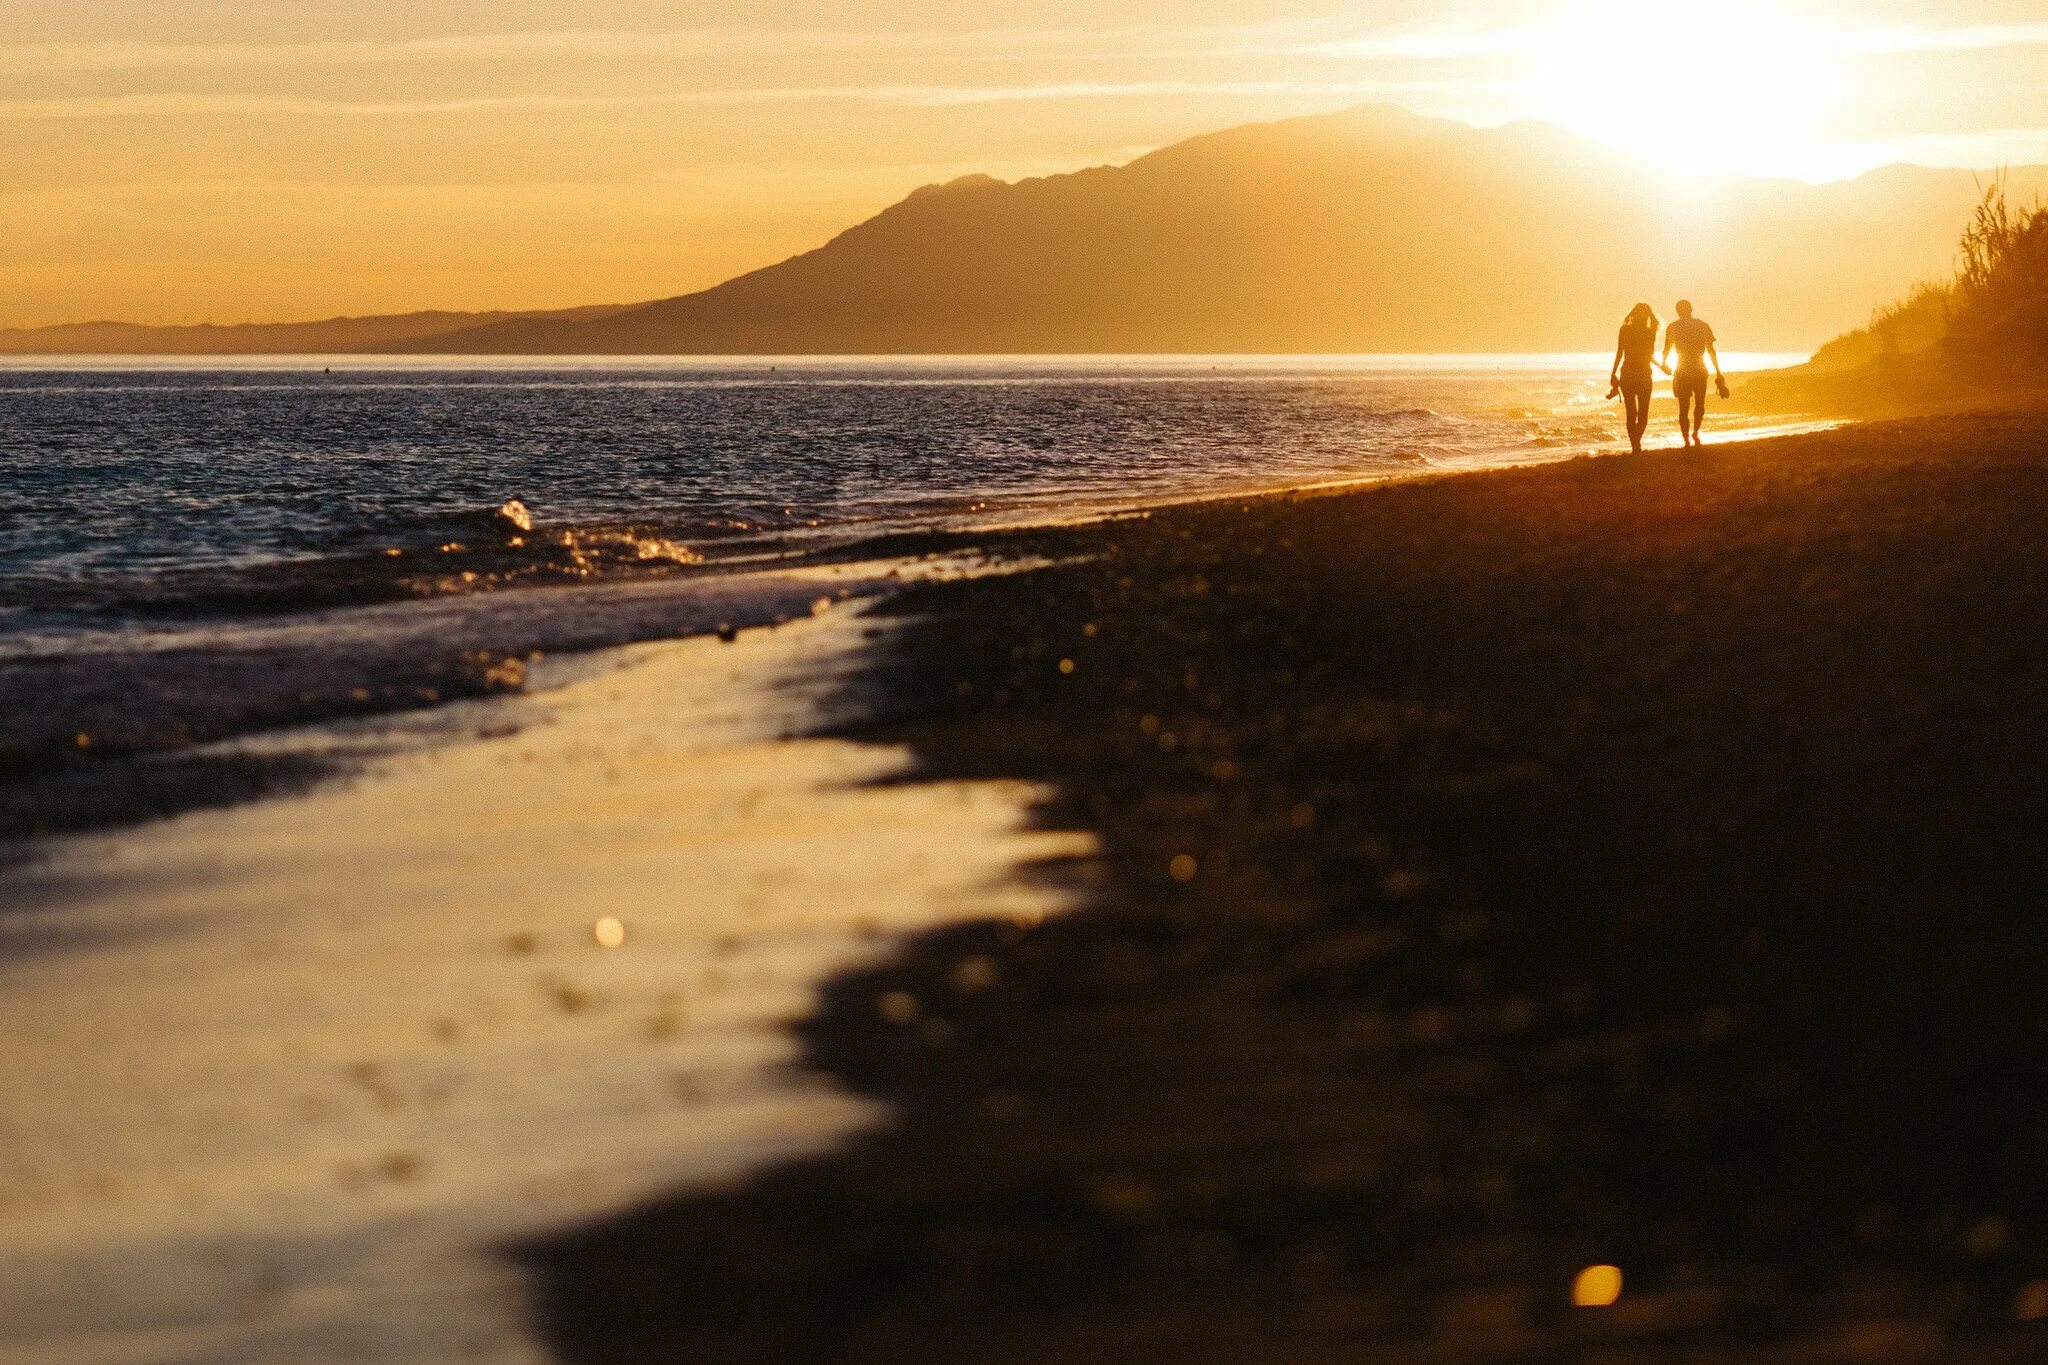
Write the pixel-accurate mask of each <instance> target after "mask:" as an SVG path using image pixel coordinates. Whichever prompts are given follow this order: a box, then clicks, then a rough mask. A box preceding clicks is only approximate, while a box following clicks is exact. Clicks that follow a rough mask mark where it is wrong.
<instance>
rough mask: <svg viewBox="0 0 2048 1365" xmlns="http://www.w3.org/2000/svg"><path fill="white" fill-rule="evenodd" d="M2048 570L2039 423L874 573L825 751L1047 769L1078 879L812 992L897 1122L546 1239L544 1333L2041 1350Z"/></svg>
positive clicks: (1134, 532) (1315, 1357) (1195, 520)
mask: <svg viewBox="0 0 2048 1365" xmlns="http://www.w3.org/2000/svg"><path fill="white" fill-rule="evenodd" d="M2044 545H2048V419H2044V418H2042V417H2041V416H2039V415H2030V414H2022V415H2010V416H1980V417H1963V418H1945V419H1940V420H1937V421H1922V422H1913V423H1897V424H1890V425H1876V426H1868V427H1862V428H1855V429H1844V430H1840V431H1835V432H1830V433H1824V434H1819V435H1809V436H1802V437H1795V438H1788V439H1783V440H1777V441H1769V442H1759V443H1754V444H1749V445H1730V446H1723V447H1716V448H1709V449H1707V450H1704V451H1700V452H1689V453H1685V454H1677V453H1671V452H1659V453H1655V454H1651V455H1646V456H1642V457H1625V456H1617V457H1612V458H1601V459H1584V460H1576V461H1572V462H1568V463H1564V464H1560V465H1555V466H1549V467H1544V468H1538V469H1528V470H1520V471H1511V472H1503V473H1490V474H1479V475H1468V476H1459V477H1455V478H1446V479H1436V480H1415V481H1408V482H1404V483H1398V484H1392V485H1387V486H1382V487H1376V488H1371V489H1366V490H1362V491H1350V492H1343V493H1335V494H1315V495H1295V496H1281V497H1272V498H1264V499H1256V500H1245V501H1228V502H1221V503H1212V504H1207V505H1203V506H1196V507H1186V508H1176V509H1168V510H1161V511H1158V512H1155V513H1154V514H1152V515H1150V516H1149V517H1144V518H1139V519H1132V520H1124V521H1117V522H1111V523H1108V524H1103V525H1097V526H1093V527H1085V528H1076V529H1068V530H1058V531H1038V532H1031V533H1026V534H1021V535H1019V536H1018V537H1017V538H1016V540H1015V541H1013V542H1012V543H1011V544H1010V546H1009V548H1010V549H1012V550H1015V551H1016V552H1018V553H1020V554H1021V553H1027V552H1028V553H1031V554H1044V555H1051V556H1054V557H1056V558H1058V559H1059V560H1060V562H1058V563H1057V564H1055V565H1054V566H1052V567H1048V568H1042V569H1039V570H1037V571H1035V572H1031V573H1026V574H1020V575H1017V576H1013V577H1008V578H1002V579H996V580H984V581H977V582H967V583H959V584H947V585H940V586H934V587H930V588H921V589H917V590H913V591H912V592H909V593H907V594H905V595H903V596H902V597H901V598H899V599H897V600H896V605H895V609H896V610H899V611H902V612H904V613H907V614H911V615H912V616H913V618H914V619H913V620H912V621H911V622H910V623H909V625H908V627H907V629H905V630H904V631H903V632H901V633H900V634H897V635H895V636H893V637H892V639H891V643H890V645H889V650H888V653H887V655H886V656H885V658H884V659H883V660H882V662H881V663H880V665H879V670H880V676H879V679H870V681H871V682H872V681H879V682H881V683H882V684H884V687H885V691H886V693H887V695H889V696H891V697H893V698H894V699H895V703H896V705H895V708H894V709H893V710H892V711H891V712H890V713H888V714H886V715H884V716H882V717H881V718H879V719H877V720H875V721H873V722H871V723H868V724H867V725H865V726H864V727H863V728H862V729H861V731H860V733H861V736H862V737H863V738H887V739H889V740H890V741H892V742H896V743H903V744H907V745H908V746H910V748H911V749H912V750H913V751H914V752H915V754H916V755H917V758H918V763H919V769H920V772H921V773H922V774H923V775H925V776H929V777H945V778H966V777H995V776H999V777H1008V778H1027V779H1030V780H1033V781H1036V782H1041V783H1045V784H1048V787H1049V790H1051V791H1052V792H1053V793H1054V796H1053V797H1052V799H1051V800H1050V802H1049V803H1048V804H1047V805H1046V806H1045V807H1044V808H1043V809H1042V810H1041V812H1040V818H1041V819H1042V821H1043V822H1044V823H1045V824H1047V825H1049V826H1054V827H1063V828H1072V829H1077V830H1087V831H1091V832H1092V833H1093V834H1094V835H1095V836H1096V837H1097V838H1098V839H1099V842H1100V847H1101V848H1102V850H1103V855H1102V861H1101V866H1100V869H1099V879H1098V880H1097V882H1096V884H1095V886H1094V889H1093V890H1092V892H1091V893H1090V895H1089V899H1088V904H1087V905H1086V907H1085V908H1083V909H1082V910H1080V911H1078V912H1076V913H1073V914H1069V915H1065V916H1060V917H1055V918H1053V919H1050V920H1047V921H1045V922H1044V923H1042V924H1040V923H1034V922H1032V921H1030V920H1028V919H1027V920H993V921H987V922H984V923H980V924H975V925H970V926H967V927H957V926H956V927H951V928H946V929H943V930H940V931H937V932H935V933H932V934H929V935H927V936H925V937H922V938H920V939H917V940H915V941H914V942H913V943H912V944H911V945H910V946H909V947H908V948H907V950H906V951H905V952H903V953H902V954H901V955H900V956H898V957H897V958H895V959H894V960H892V961H891V962H890V963H888V964H887V965H885V966H882V967H879V968H866V969H862V970H860V971H858V972H856V973H854V974H851V975H848V976H845V977H842V978H840V979H839V980H838V981H836V982H835V983H834V984H833V985H832V987H831V988H830V990H829V991H828V993H827V996H826V998H825V1002H824V1004H823V1006H822V1007H821V1009H820V1010H819V1011H818V1013H817V1014H816V1015H815V1016H814V1017H813V1018H812V1019H811V1020H810V1021H809V1022H808V1023H807V1024H806V1025H805V1026H804V1034H803V1036H804V1042H805V1047H806V1056H807V1060H808V1062H809V1063H810V1064H811V1065H813V1066H815V1067H818V1068H821V1069H823V1070H824V1071H826V1072H827V1073H829V1074H831V1075H832V1076H834V1077H835V1078H837V1079H839V1080H841V1081H842V1082H844V1083H846V1084H847V1085H849V1086H851V1087H852V1088H854V1089H856V1090H858V1091H860V1092H862V1093H864V1094H869V1095H873V1096H878V1097H881V1098H885V1099H887V1100H889V1101H891V1102H893V1103H894V1104H895V1105H896V1106H897V1113H898V1117H897V1118H896V1120H895V1121H894V1122H893V1123H892V1124H891V1125H889V1126H887V1127H886V1128H883V1129H881V1130H878V1131H876V1132H873V1133H870V1134H868V1135H865V1136H863V1137H862V1138H860V1139H858V1140H857V1141H856V1142H855V1143H854V1144H853V1145H852V1146H851V1147H849V1148H847V1149H845V1150H842V1151H840V1152H838V1153H836V1154H833V1155H829V1156H825V1157H820V1158H811V1159H806V1160H803V1161H799V1162H796V1163H794V1164H791V1165H788V1166H786V1167H783V1168H781V1169H780V1170H777V1171H775V1172H773V1173H771V1174H769V1175H767V1176H765V1177H762V1178H758V1179H756V1180H753V1181H751V1182H750V1183H748V1184H746V1185H744V1186H743V1187H740V1188H737V1189H735V1190H732V1191H729V1192H725V1193H720V1194H717V1195H712V1196H705V1195H701V1194H700V1195H696V1196H691V1197H678V1198H676V1199H674V1200H672V1201H669V1202H666V1203H662V1204H657V1205H652V1206H649V1207H646V1208H643V1209H642V1210H640V1211H638V1212H635V1213H632V1214H629V1215H626V1216H624V1217H620V1218H613V1219H607V1220H605V1221H602V1222H600V1223H595V1224H588V1225H584V1226H582V1227H578V1228H575V1229H571V1230H567V1231H564V1232H562V1233H560V1234H557V1235H554V1236H550V1237H547V1238H544V1239H540V1240H538V1241H533V1242H529V1243H527V1244H525V1245H524V1246H523V1247H522V1248H520V1255H521V1256H522V1258H523V1259H524V1261H525V1262H526V1263H527V1264H528V1265H529V1266H531V1267H532V1268H533V1269H534V1270H535V1271H536V1272H537V1274H538V1276H539V1277H540V1283H541V1286H542V1293H541V1302H540V1314H541V1318H542V1321H543V1322H544V1324H545V1326H546V1328H547V1330H548V1331H549V1333H550V1335H551V1337H552V1339H553V1340H554V1342H555V1344H556V1346H557V1348H558V1349H559V1350H560V1351H561V1353H562V1354H563V1355H564V1357H565V1358H567V1359H569V1360H571V1361H576V1362H592V1363H593V1365H595V1362H604V1363H605V1365H621V1362H635V1361H656V1360H661V1361H667V1360H680V1359H687V1360H691V1361H696V1362H700V1363H701V1362H717V1361H740V1360H745V1361H791V1360H807V1361H826V1360H832V1361H891V1362H902V1361H925V1360H929V1361H958V1360H963V1359H973V1360H976V1361H980V1362H1011V1361H1015V1362H1025V1361H1030V1362H1038V1361H1046V1362H1051V1361H1061V1362H1076V1361H1088V1362H1092V1361H1108V1360H1118V1361H1123V1362H1137V1361H1165V1360H1172V1361H1175V1362H1207V1361H1215V1362H1223V1361H1230V1362H1242V1361H1247V1360H1251V1361H1258V1362H1261V1363H1262V1365H1264V1363H1266V1362H1282V1361H1287V1362H1292V1361H1339V1360H1341V1361H1345V1362H1357V1361H1372V1360H1388V1361H1392V1360H1398V1361H1403V1362H1432V1361H1444V1362H1450V1361H1459V1362H1468V1361H1475V1360H1532V1361H1533V1360H1544V1361H1558V1360H1592V1359H1601V1360H1685V1361H1689V1362H1705V1361H1730V1362H1733V1361H1744V1362H1759V1361H1847V1360H1871V1361H1875V1360H1882V1361H1887V1362H1901V1361H1934V1360H1941V1361H2015V1362H2016V1361H2020V1360H2027V1359H2040V1358H2042V1355H2043V1353H2044V1352H2048V1335H2044V1332H2048V1324H2044V1322H2043V1321H2042V1319H2044V1318H2048V1283H2044V1282H2048V1092H2044V1091H2043V1090H2042V1088H2041V1086H2040V1084H2039V1078H2040V1076H2041V1075H2042V1074H2043V1072H2044V1069H2048V1014H2044V1012H2043V1011H2042V1010H2041V1008H2040V998H2041V995H2040V992H2041V982H2042V981H2043V980H2044V979H2048V935H2043V934H2042V932H2041V926H2040V923H2039V914H2040V910H2041V907H2042V904H2043V893H2044V890H2048V858H2044V856H2043V852H2042V844H2041V840H2040V837H2039V833H2040V830H2041V829H2042V828H2043V827H2044V824H2048V781H2044V774H2048V710H2044V707H2043V705H2042V702H2041V698H2042V696H2043V695H2044V692H2048V565H2044V562H2043V558H2042V549H2043V546H2044ZM998 548H1002V547H1000V546H999V547H998ZM1606 1264H1611V1265H1614V1266H1617V1267H1619V1268H1620V1269H1621V1271H1622V1275H1623V1281H1622V1285H1623V1287H1622V1292H1621V1296H1620V1298H1619V1300H1618V1301H1617V1302H1616V1303H1614V1304H1613V1305H1612V1306H1609V1307H1585V1308H1575V1307H1574V1306H1573V1304H1572V1298H1573V1284H1574V1277H1575V1276H1576V1275H1577V1274H1578V1272H1579V1271H1580V1270H1581V1269H1582V1268H1585V1267H1589V1266H1595V1265H1606ZM1589 1283H1595V1282H1593V1281H1589ZM1596 1287H1597V1285H1596Z"/></svg>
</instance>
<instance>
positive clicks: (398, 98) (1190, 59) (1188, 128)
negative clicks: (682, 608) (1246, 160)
mask: <svg viewBox="0 0 2048 1365" xmlns="http://www.w3.org/2000/svg"><path fill="white" fill-rule="evenodd" d="M764 15H771V16H772V17H763V16H764ZM0 21H4V22H0V203H4V205H5V208H4V211H0V325H25V324H35V323H43V322H56V321H70V320H79V319H86V318H102V317H119V318H128V319H135V320H143V321H163V322H193V321H203V320H212V321H238V320H244V319H282V318H301V317H316V316H325V315H329V314H336V313H368V312H393V311H402V310H407V309H412V308H426V307H447V308H489V307H553V306H561V305H567V304H575V303H591V302H606V301H627V300H638V299H644V298H653V297H659V296H663V295H668V294H675V293H679V292H684V291H687V290H690V289H694V288H699V287H702V286H704V285H708V284H712V283H715V282H717V281H718V280H720V279H723V278H725V277H727V276H729V275H732V274H734V273H737V272H739V271H741V270H745V269H748V268H750V267H753V266H757V265H763V264H767V263H769V262H771V261H774V260H777V259H780V258H781V257H783V256H786V255H788V254H790V253H792V252H794V251H798V250H801V249H803V248H805V247H808V246H812V245H815V244H817V243H818V242H819V241H821V240H823V239H824V238H825V237H827V236H829V235H830V234H831V233H832V232H834V231H836V230H837V229H839V228H841V227H844V226H847V225H848V224H850V223H852V222H853V221H855V220H857V219H859V218H861V217H864V216H866V215H867V214H869V213H872V212H874V211H875V210H876V209H879V208H881V207H883V206H884V205H886V204H888V203H890V202H893V201H894V200H896V199H898V198H900V197H901V196H902V195H903V194H904V193H905V192H907V191H909V190H911V189H913V188H915V187H916V186H918V185H920V184H924V183H927V182H930V181H934V180H942V179H947V178H950V177H952V176H954V175H958V174H962V173H965V172H968V171H988V172H991V173H993V174H996V175H1000V176H1003V177H1005V178H1015V177H1018V176H1024V175H1034V174H1045V173H1049V172H1054V171H1061V170H1069V169H1074V168H1077V167H1081V166H1085V165H1091V164H1096V163H1100V162H1104V161H1121V160H1127V159H1129V158H1130V157H1131V156H1134V155H1136V154H1138V153H1140V152H1143V151H1145V150H1149V149H1150V148H1152V147H1155V146H1158V145H1160V144H1162V143H1166V142H1170V141H1173V140H1176V139H1178V138H1180V137H1183V136H1186V135H1188V134H1191V133H1195V132H1201V131H1205V130H1208V129H1211V128H1217V127H1224V126H1228V125H1230V124H1234V123H1242V122H1248V121H1252V120H1257V119H1268V118H1276V117H1282V116H1286V115H1289V114H1296V113H1307V112H1313V111H1320V110H1327V109H1334V108H1341V107H1343V106H1345V105H1349V104H1355V103H1362V102H1367V101H1375V100H1378V101H1388V102H1394V103H1399V104H1403V105H1406V106H1408V107H1411V108H1414V109H1417V110H1420V111H1422V112H1425V113H1432V114H1441V115H1447V116H1451V117H1458V118H1465V119H1470V120H1473V121H1477V122H1499V121H1502V120H1505V119H1510V118H1519V117H1542V118H1551V119H1555V120H1558V121H1561V122H1565V123H1567V124H1569V125H1571V126H1574V127H1577V128H1579V129H1581V130H1582V131H1585V132H1587V133H1588V134H1590V135H1593V136H1597V137H1600V138H1603V139H1604V140H1607V141H1610V142H1613V143H1616V144H1618V145H1622V146H1625V147H1629V148H1632V149H1636V150H1646V151H1654V152H1657V153H1659V154H1671V155H1674V156H1675V158H1676V161H1677V163H1678V164H1679V165H1682V166H1685V167H1688V168H1699V169H1705V170H1736V171H1750V172H1757V173H1768V174H1788V175H1796V176H1801V177H1804V178H1828V177H1834V176H1839V175H1843V174H1851V173H1854V172H1856V171H1858V170H1861V169H1864V168H1867V167H1869V166H1872V165H1876V164H1881V163H1883V162H1885V161H1890V160H1900V159H1904V160H1914V161H1920V162H1925V163H1930V164H1949V165H1971V166H1992V165H1997V164H2001V163H2009V162H2010V163H2018V162H2048V0H1952V2H1949V3H1939V4H1937V3H1933V2H1932V0H1812V2H1811V3H1806V4H1801V3H1797V2H1796V0H1793V2H1792V3H1783V2H1780V0H1728V2H1727V3H1725V4H1723V5H1721V6H1719V7H1717V8H1715V9H1712V10H1707V9H1697V10H1695V9H1683V8H1680V7H1677V6H1671V5H1664V6H1658V5H1655V4H1648V3H1640V2H1639V0H1627V3H1623V0H1524V2H1522V3H1492V4H1477V3H1474V4H1452V3H1438V4H1420V3H1408V2H1407V0H1401V2H1399V3H1354V4H1350V5H1341V4H1332V3H1328V0H1324V2H1323V3H1315V2H1314V0H1275V2H1274V3H1266V4H1247V3H1237V4H1223V3H1219V2H1217V0H1183V2H1182V3H1176V4H1167V3H1162V2H1160V0H1124V3H1121V4H1117V5H1103V4H1101V3H1099V0H1091V3H1085V4H1084V3H1080V2H1079V0H1038V3H1035V4H1032V5H1028V6H1025V5H1017V4H1014V3H1005V4H997V3H993V0H943V3H941V0H895V3H879V0H840V2H839V3H823V2H822V0H781V3H778V4H776V5H773V6H767V5H762V4H760V3H758V0H748V3H738V2H737V0H698V2H696V3H655V2H654V0H577V2H576V3H567V2H565V0H465V2H463V3H456V2H455V0H351V3H349V4H347V5H337V4H333V3H330V0H263V3H260V4H259V3H250V2H249V0H90V3H81V0H0Z"/></svg>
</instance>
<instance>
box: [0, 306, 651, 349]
mask: <svg viewBox="0 0 2048 1365" xmlns="http://www.w3.org/2000/svg"><path fill="white" fill-rule="evenodd" d="M630 306H631V305H629V304H609V305H605V304H600V305H596V306H593V307H588V308H569V309H563V310H560V311H556V312H534V313H508V312H493V313H450V312H426V313H395V314H390V315H387V316H382V317H363V318H326V319H323V320H321V321H319V322H241V323H231V324H225V325H223V324H219V323H210V322H209V323H198V324H194V325H192V326H183V327H157V326H149V325H146V324H143V323H135V322H70V323H62V324H60V325H58V326H55V327H13V328H0V354H4V355H35V354H70V355H308V354H311V355H346V354H349V353H351V352H362V351H378V350H389V349H399V350H406V349H410V343H412V342H416V341H421V340H424V339H426V338H428V337H435V336H444V335H446V334H448V333H450V332H456V331H461V330H464V329H466V328H470V327H477V326H482V325H485V324H488V323H494V322H507V321H513V320H519V319H528V318H550V319H560V320H563V321H569V320H574V319H578V318H598V317H605V316H609V315H610V314H613V313H618V312H621V311H623V310H624V309H625V308H627V307H630Z"/></svg>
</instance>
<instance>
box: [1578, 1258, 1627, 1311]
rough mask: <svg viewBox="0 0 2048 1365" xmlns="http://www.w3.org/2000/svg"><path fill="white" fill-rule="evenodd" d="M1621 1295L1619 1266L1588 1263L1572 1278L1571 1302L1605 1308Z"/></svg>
mask: <svg viewBox="0 0 2048 1365" xmlns="http://www.w3.org/2000/svg"><path fill="white" fill-rule="evenodd" d="M1620 1297H1621V1267H1619V1266H1611V1265H1589V1266H1587V1267H1586V1268H1585V1269H1584V1270H1581V1271H1580V1272H1579V1273H1578V1275H1577V1277H1576V1278H1574V1279H1573V1280H1572V1304H1573V1306H1575V1307H1578V1308H1606V1307H1608V1306H1609V1305H1611V1304H1613V1303H1614V1301H1615V1300H1617V1299H1619V1298H1620Z"/></svg>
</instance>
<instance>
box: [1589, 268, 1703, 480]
mask: <svg viewBox="0 0 2048 1365" xmlns="http://www.w3.org/2000/svg"><path fill="white" fill-rule="evenodd" d="M1674 350H1675V351H1677V352H1678V368H1677V369H1675V370H1674V369H1672V368H1671V353H1672V352H1673V351H1674ZM1709 357H1712V359H1713V362H1714V390H1715V392H1717V393H1718V394H1720V396H1721V397H1723V398H1726V397H1727V396H1728V381H1727V379H1726V378H1725V377H1723V376H1722V374H1721V353H1720V352H1719V351H1717V350H1715V349H1714V329H1713V328H1711V327H1709V326H1707V324H1706V323H1704V322H1702V321H1700V320H1699V319H1698V318H1696V317H1694V316H1693V315H1692V304H1691V303H1690V302H1689V301H1687V300H1685V299H1680V300H1679V301H1678V320H1677V321H1676V322H1674V323H1672V324H1671V328H1670V330H1669V331H1667V332H1665V333H1664V354H1663V356H1662V357H1661V358H1660V357H1659V356H1658V355H1657V315H1656V314H1655V313H1654V312H1652V311H1651V310H1650V305H1649V304H1647V303H1639V304H1637V305H1636V306H1635V308H1634V309H1633V310H1631V311H1630V313H1629V315H1628V319H1627V321H1625V322H1623V323H1622V324H1621V340H1620V341H1619V342H1617V343H1616V345H1615V347H1614V372H1613V373H1612V374H1610V375H1609V376H1608V381H1609V383H1610V384H1611V386H1612V387H1610V388H1609V389H1608V391H1607V396H1608V397H1609V398H1613V397H1615V396H1616V395H1619V396H1620V397H1621V399H1622V400H1623V402H1624V403H1626V404H1627V406H1628V443H1629V445H1630V446H1632V447H1633V448H1634V449H1635V451H1636V453H1638V454H1641V453H1642V449H1643V433H1644V432H1646V431H1648V430H1649V429H1650V391H1651V389H1652V387H1653V376H1652V375H1651V374H1650V366H1651V365H1653V364H1654V365H1655V366H1657V368H1659V369H1661V370H1663V371H1664V373H1666V374H1668V375H1670V376H1671V392H1672V394H1673V396H1675V397H1676V398H1677V399H1678V430H1679V432H1680V434H1681V435H1683V436H1684V437H1685V443H1686V444H1687V445H1688V446H1696V445H1699V444H1700V423H1701V422H1703V421H1705V420H1706V416H1707V360H1708V358H1709Z"/></svg>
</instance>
